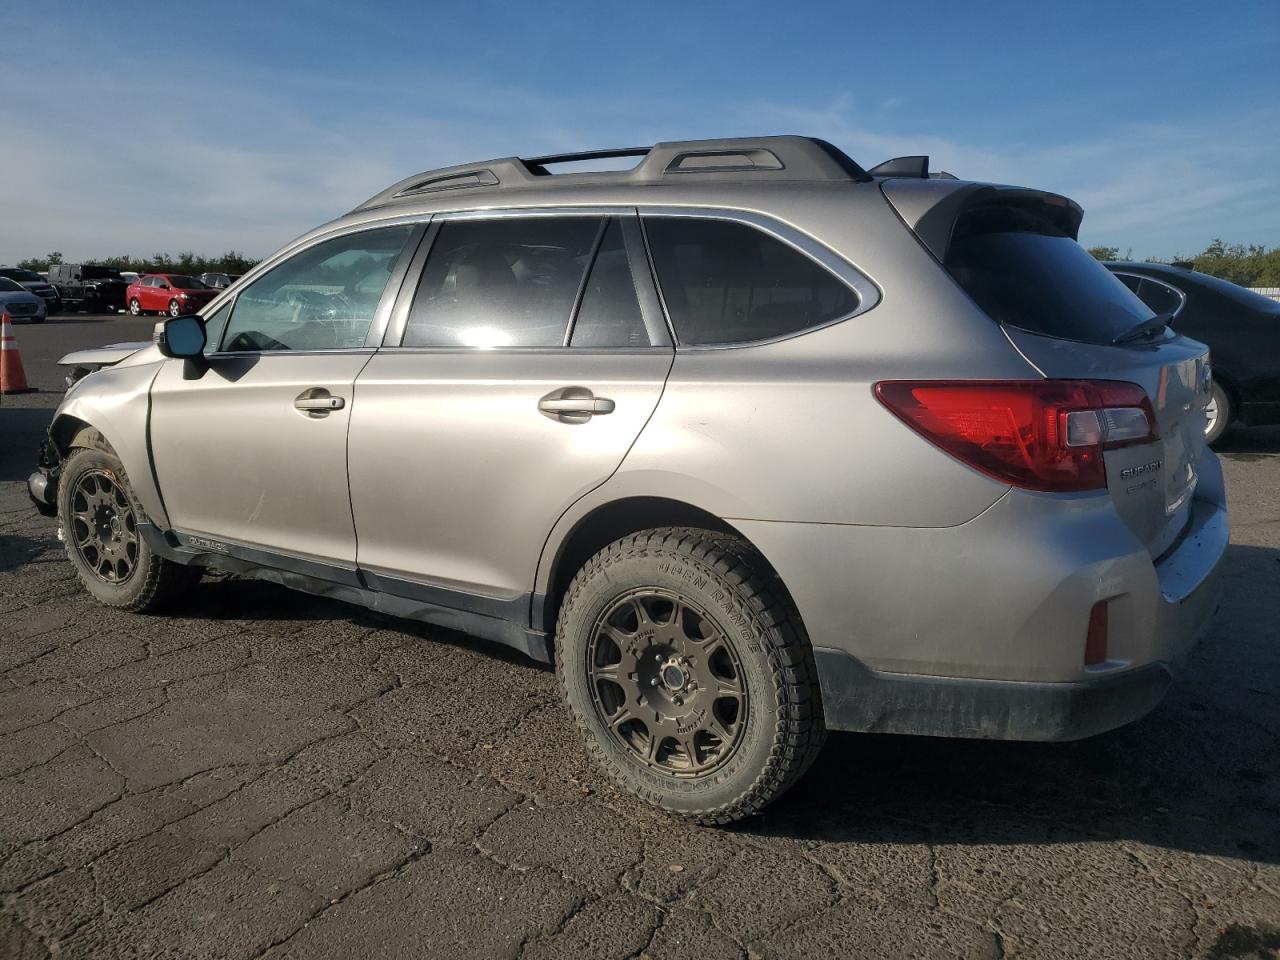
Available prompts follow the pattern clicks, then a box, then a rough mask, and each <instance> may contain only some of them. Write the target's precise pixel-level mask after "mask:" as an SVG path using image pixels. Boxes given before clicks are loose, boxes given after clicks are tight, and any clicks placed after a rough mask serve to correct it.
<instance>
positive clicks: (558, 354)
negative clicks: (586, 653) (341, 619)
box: [349, 210, 674, 620]
mask: <svg viewBox="0 0 1280 960" xmlns="http://www.w3.org/2000/svg"><path fill="white" fill-rule="evenodd" d="M417 260H419V261H425V263H424V265H421V266H419V265H417V264H415V267H414V268H413V272H411V278H412V277H413V276H415V275H418V271H420V275H418V280H417V282H416V284H413V283H412V279H411V282H410V283H406V285H405V289H406V293H407V294H410V293H411V295H407V296H405V297H404V298H403V300H402V302H401V303H400V304H398V305H397V308H396V314H395V315H394V316H393V320H392V324H391V328H390V329H389V331H388V338H387V342H386V344H385V345H384V347H383V348H382V349H381V350H379V351H378V353H377V355H376V356H375V357H374V358H373V359H372V360H371V361H370V362H369V365H368V366H367V367H365V369H364V370H363V371H362V372H361V374H360V377H359V379H358V380H357V382H356V387H355V393H356V397H357V402H356V404H355V408H354V413H353V416H352V421H351V434H350V465H349V469H350V474H351V506H352V513H353V515H354V517H355V524H356V531H357V534H358V538H359V553H358V563H359V566H360V569H361V572H362V574H363V575H364V576H365V577H366V578H367V579H368V580H369V581H370V582H372V583H374V584H375V585H377V586H379V587H380V588H382V589H384V590H388V591H390V592H394V593H399V594H401V595H406V596H417V597H420V598H422V599H425V600H428V601H430V602H434V603H439V604H443V605H445V606H453V607H457V608H460V609H468V610H471V611H473V612H479V613H487V614H491V615H496V616H504V617H507V618H509V619H517V620H518V619H521V618H522V617H525V616H527V614H528V609H529V608H528V593H529V591H530V590H531V588H532V584H533V578H534V571H535V568H536V566H537V562H538V558H539V556H540V553H541V551H542V547H543V544H544V543H545V542H546V538H547V535H548V533H549V531H550V530H551V528H552V526H553V525H554V524H555V522H556V520H557V519H558V518H559V517H560V515H561V514H562V513H563V512H564V511H565V510H566V509H567V508H568V507H569V506H570V505H571V504H572V503H573V502H574V501H576V500H577V499H578V498H580V497H581V496H583V495H584V494H585V493H587V492H588V491H590V490H591V489H593V488H594V487H596V486H598V485H600V484H601V483H603V482H604V481H605V480H607V479H608V477H609V476H610V474H612V473H613V471H614V470H616V469H617V467H618V465H619V464H620V463H621V462H622V459H623V457H624V456H625V455H626V453H627V450H628V449H630V447H631V445H632V443H633V442H634V441H635V439H636V437H637V436H638V435H639V433H640V431H641V430H642V429H643V427H644V425H645V423H646V422H647V420H648V419H649V416H650V414H652V412H653V410H654V408H655V406H656V405H657V403H658V398H659V396H660V395H661V393H662V389H663V385H664V383H665V381H666V377H667V374H668V372H669V371H670V369H671V363H672V360H673V357H674V352H673V349H672V347H671V344H670V338H669V337H668V335H667V333H666V328H665V324H664V321H663V319H662V317H661V314H660V311H659V308H658V303H657V296H656V292H655V291H654V289H653V285H652V279H651V278H650V277H649V274H648V272H647V267H645V266H644V253H643V246H642V240H641V239H640V236H639V228H638V223H637V221H636V218H635V216H634V211H626V210H623V211H618V210H600V211H595V212H593V211H569V212H567V213H564V214H558V215H548V214H547V213H546V212H510V213H506V214H486V215H484V216H480V217H476V216H466V215H461V216H455V217H446V218H443V219H438V220H437V221H436V222H434V223H433V224H432V228H431V232H430V233H429V235H428V237H427V239H426V241H425V242H424V243H423V246H422V249H421V250H420V252H419V255H418V257H417Z"/></svg>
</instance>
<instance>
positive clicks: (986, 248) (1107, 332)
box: [946, 220, 1152, 343]
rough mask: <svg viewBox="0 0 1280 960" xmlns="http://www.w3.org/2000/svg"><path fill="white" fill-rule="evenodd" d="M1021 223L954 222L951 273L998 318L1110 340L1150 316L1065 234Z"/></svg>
mask: <svg viewBox="0 0 1280 960" xmlns="http://www.w3.org/2000/svg"><path fill="white" fill-rule="evenodd" d="M988 226H993V227H994V228H995V229H986V228H987V227H988ZM1024 226H1025V224H1017V225H1014V224H1010V223H999V222H996V223H991V222H990V220H988V221H987V222H986V223H984V224H981V225H979V226H978V229H970V230H969V231H967V232H963V231H961V229H960V226H959V225H958V226H957V235H956V237H955V239H953V240H952V242H951V246H950V248H949V249H948V251H947V264H946V265H947V269H948V270H949V271H950V272H951V275H952V276H953V277H955V279H956V281H957V282H958V283H959V284H960V286H961V287H963V288H964V290H965V292H966V293H968V294H969V296H971V297H972V298H973V299H974V300H975V301H976V302H977V304H978V306H980V307H981V308H982V309H983V310H984V311H986V313H987V314H988V315H989V316H990V317H991V318H992V319H993V320H995V321H996V322H997V323H1001V324H1007V325H1009V326H1012V327H1020V328H1021V329H1023V330H1028V331H1030V332H1031V333H1039V334H1042V335H1044V336H1048V337H1056V338H1058V339H1060V340H1079V341H1084V342H1086V343H1111V342H1112V341H1113V340H1114V339H1115V338H1116V337H1118V336H1120V335H1121V334H1122V333H1125V332H1126V331H1128V330H1130V329H1132V328H1133V327H1134V326H1135V325H1136V324H1139V323H1141V322H1142V321H1143V320H1147V319H1149V318H1150V317H1151V316H1152V312H1151V310H1150V308H1148V307H1147V305H1146V304H1144V303H1143V302H1142V301H1141V300H1139V299H1138V297H1137V296H1136V295H1135V294H1134V293H1133V292H1132V291H1131V290H1129V288H1128V287H1126V286H1125V285H1124V284H1123V283H1121V282H1120V281H1119V280H1118V279H1117V278H1116V277H1114V276H1113V275H1112V274H1111V272H1110V271H1109V270H1107V269H1106V267H1104V266H1102V264H1100V263H1098V261H1096V260H1094V258H1093V257H1092V256H1090V255H1089V253H1088V252H1087V251H1086V250H1085V249H1084V248H1083V247H1081V246H1080V245H1079V244H1078V243H1076V242H1075V240H1073V239H1072V238H1071V237H1069V236H1066V235H1065V234H1062V233H1059V232H1058V231H1056V230H1054V229H1053V228H1051V227H1049V226H1047V225H1045V226H1043V227H1041V228H1040V229H1035V230H1028V229H1020V228H1021V227H1024ZM1009 227H1014V228H1013V229H1009Z"/></svg>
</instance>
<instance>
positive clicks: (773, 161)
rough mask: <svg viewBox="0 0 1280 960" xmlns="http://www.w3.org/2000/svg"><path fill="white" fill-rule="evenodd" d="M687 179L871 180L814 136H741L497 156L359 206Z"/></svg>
mask: <svg viewBox="0 0 1280 960" xmlns="http://www.w3.org/2000/svg"><path fill="white" fill-rule="evenodd" d="M620 157H639V158H640V161H639V163H637V164H636V165H635V166H634V167H633V168H631V169H630V170H610V171H588V172H580V173H561V174H556V173H553V172H552V171H550V170H548V169H547V168H548V167H551V166H555V165H557V164H561V163H576V162H580V161H586V160H610V159H614V158H620ZM685 176H697V177H699V178H707V179H714V180H722V181H723V180H736V181H745V180H756V179H760V180H806V181H827V182H850V181H858V182H861V181H866V180H870V179H871V178H870V176H868V174H867V172H866V171H865V170H863V169H862V167H860V166H858V164H857V163H855V162H854V161H853V160H851V159H850V158H849V157H848V156H846V155H845V154H844V153H843V152H841V151H840V150H839V149H838V148H836V147H834V146H832V145H831V144H829V143H827V142H826V141H824V140H818V139H816V138H814V137H798V136H779V137H745V138H735V139H727V140H678V141H670V142H665V143H655V144H654V145H653V146H652V147H617V148H613V149H608V150H588V151H584V152H581V153H557V154H552V155H550V156H545V157H532V158H530V159H527V160H526V159H521V158H520V157H502V158H499V159H496V160H485V161H482V162H481V163H466V164H459V165H457V166H452V167H442V168H440V169H438V170H427V171H424V172H423V173H419V174H416V175H414V176H412V177H407V178H406V179H404V180H401V181H400V182H399V183H396V184H393V185H392V186H390V187H388V188H387V189H386V190H383V191H382V192H380V193H378V194H376V195H374V196H373V197H370V198H369V199H368V200H366V201H365V202H364V203H362V204H360V206H359V207H357V208H356V209H357V210H364V209H368V208H370V207H379V206H383V205H385V204H388V203H393V202H396V201H399V200H409V199H413V198H417V197H421V196H424V195H430V194H433V193H442V192H445V191H453V190H471V189H496V190H507V189H513V188H519V187H526V188H528V187H536V186H538V185H540V184H545V183H546V182H547V181H548V180H549V179H560V178H563V179H564V182H566V183H570V182H571V183H580V184H626V183H655V182H661V181H665V180H668V178H672V179H674V178H679V177H685Z"/></svg>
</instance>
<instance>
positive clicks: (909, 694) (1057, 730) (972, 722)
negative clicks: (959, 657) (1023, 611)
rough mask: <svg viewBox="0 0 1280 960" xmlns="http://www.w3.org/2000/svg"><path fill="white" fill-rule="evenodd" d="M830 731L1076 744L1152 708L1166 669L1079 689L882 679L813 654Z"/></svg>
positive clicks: (844, 660)
mask: <svg viewBox="0 0 1280 960" xmlns="http://www.w3.org/2000/svg"><path fill="white" fill-rule="evenodd" d="M814 660H815V661H816V664H817V667H818V678H819V681H820V683H821V685H822V709H823V712H824V714H825V717H826V725H827V727H828V728H829V729H831V730H855V731H862V732H868V733H905V734H912V735H916V736H930V737H972V738H978V739H986V740H1079V739H1082V738H1083V737H1092V736H1094V735H1095V734H1099V733H1105V732H1106V731H1107V730H1114V729H1115V728H1116V727H1121V726H1124V725H1125V724H1126V723H1131V722H1132V721H1134V720H1137V719H1138V718H1139V717H1142V716H1145V715H1146V714H1148V713H1150V712H1151V711H1152V710H1153V709H1155V707H1156V705H1157V704H1158V703H1159V702H1160V700H1161V698H1162V697H1163V696H1164V693H1165V691H1166V690H1167V689H1168V688H1169V684H1170V683H1171V682H1172V679H1173V674H1172V671H1171V670H1170V669H1169V667H1168V666H1167V665H1166V664H1163V663H1150V664H1147V665H1146V666H1143V667H1138V668H1137V669H1134V670H1126V671H1124V672H1123V673H1119V674H1114V675H1111V676H1106V677H1099V678H1097V679H1095V680H1082V681H1079V682H1075V683H1037V682H1032V681H1018V680H974V679H971V678H968V677H925V676H918V675H912V674H901V673H877V672H876V671H874V670H869V669H868V668H867V667H866V666H864V665H863V664H861V663H859V662H858V660H857V659H856V658H854V657H853V656H851V655H850V654H848V653H845V652H844V651H843V650H832V649H830V648H823V647H819V648H816V649H815V650H814Z"/></svg>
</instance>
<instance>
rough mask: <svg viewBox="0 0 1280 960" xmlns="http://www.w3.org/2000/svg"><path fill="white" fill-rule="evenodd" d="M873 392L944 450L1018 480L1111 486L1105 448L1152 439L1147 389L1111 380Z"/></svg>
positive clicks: (1036, 485)
mask: <svg viewBox="0 0 1280 960" xmlns="http://www.w3.org/2000/svg"><path fill="white" fill-rule="evenodd" d="M876 396H877V397H878V398H879V400H880V402H881V403H883V404H884V405H885V406H886V407H888V408H889V410H891V411H892V412H893V413H894V414H896V415H897V417H898V418H899V419H900V420H902V421H903V422H904V423H905V424H907V426H909V427H911V429H913V430H915V431H916V432H917V433H919V434H920V435H921V436H923V437H924V438H925V439H927V440H929V441H931V442H932V443H934V444H936V445H937V446H939V447H941V448H942V449H943V450H945V451H947V453H949V454H951V455H952V456H954V457H956V458H957V459H959V460H962V461H964V462H965V463H967V464H969V465H970V466H971V467H974V468H975V469H978V470H981V471H982V472H983V473H986V474H988V475H989V476H992V477H994V478H996V479H997V480H1001V481H1003V482H1005V483H1011V484H1014V485H1015V486H1019V487H1023V488H1025V489H1028V490H1043V491H1049V492H1063V491H1075V490H1097V489H1100V488H1102V487H1105V486H1106V485H1107V475H1106V470H1105V468H1104V466H1103V462H1102V452H1103V451H1104V450H1106V449H1109V448H1111V447H1119V446H1127V445H1128V444H1131V443H1143V442H1146V441H1150V440H1154V439H1155V435H1156V434H1155V415H1154V413H1153V412H1152V409H1151V401H1150V400H1149V399H1148V397H1147V394H1146V391H1144V390H1143V389H1142V388H1141V387H1140V386H1138V385H1137V384H1135V383H1123V382H1120V381H1113V380H959V381H948V380H917V381H909V380H885V381H883V382H881V383H877V384H876Z"/></svg>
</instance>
